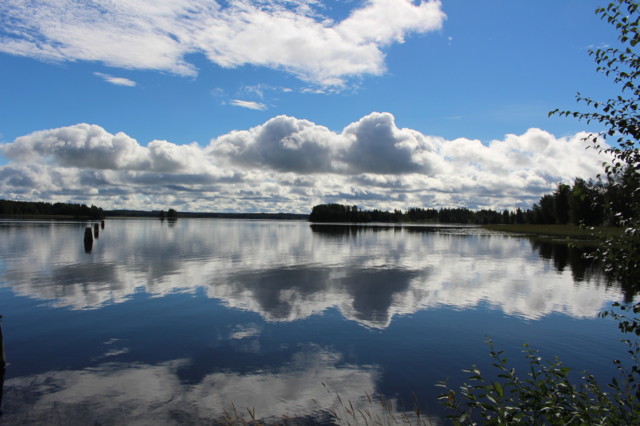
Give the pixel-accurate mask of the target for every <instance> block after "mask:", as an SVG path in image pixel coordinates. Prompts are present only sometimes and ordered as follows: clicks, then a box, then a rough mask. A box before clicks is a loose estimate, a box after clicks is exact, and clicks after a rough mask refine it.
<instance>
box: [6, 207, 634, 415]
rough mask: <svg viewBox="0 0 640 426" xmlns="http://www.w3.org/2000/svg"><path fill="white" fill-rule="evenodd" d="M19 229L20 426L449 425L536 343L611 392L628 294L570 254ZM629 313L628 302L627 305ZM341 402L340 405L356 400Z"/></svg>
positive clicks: (13, 337) (374, 231) (419, 236)
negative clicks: (346, 409) (480, 385)
mask: <svg viewBox="0 0 640 426" xmlns="http://www.w3.org/2000/svg"><path fill="white" fill-rule="evenodd" d="M87 225H91V223H88V222H73V221H69V222H64V221H12V220H3V221H0V240H1V241H2V244H1V245H0V314H1V315H3V316H4V318H3V324H2V325H3V331H4V343H5V351H6V354H7V361H8V365H7V368H6V373H5V377H4V393H3V395H2V409H3V415H2V417H0V423H3V424H4V423H6V424H65V425H72V424H83V425H85V424H94V423H95V424H98V423H99V424H102V425H110V424H162V425H164V424H166V425H181V424H185V425H186V424H188V425H191V424H211V422H212V420H215V419H219V418H221V416H224V414H225V410H226V411H227V412H231V411H233V409H234V408H235V409H236V410H237V412H238V413H239V415H242V416H244V417H245V418H246V419H249V417H250V416H249V414H248V411H247V409H249V410H254V412H255V416H256V417H257V418H260V419H265V420H266V421H277V420H282V418H283V416H284V415H286V416H289V417H290V418H292V417H296V418H297V419H298V420H299V421H300V422H307V423H314V422H323V421H324V422H329V421H330V418H329V416H328V413H329V412H330V410H332V409H333V410H336V411H338V412H339V411H340V409H341V406H342V405H341V402H340V401H343V402H342V404H345V401H350V402H351V403H352V404H354V405H358V404H364V405H365V406H367V407H368V408H367V409H368V410H373V411H375V410H377V409H378V408H379V406H378V405H377V404H373V405H369V406H368V405H367V404H368V402H367V401H366V395H367V394H368V395H371V396H378V395H382V397H383V398H384V399H385V400H386V401H388V402H389V403H390V404H392V406H393V410H394V411H397V412H399V413H400V412H403V411H409V412H411V411H412V409H413V407H414V405H415V404H416V402H417V404H419V406H420V408H421V411H422V412H423V413H427V414H429V415H430V416H432V420H433V421H434V422H436V423H437V422H438V421H440V419H442V417H443V416H444V415H445V414H446V412H445V411H444V410H443V409H442V407H441V406H440V405H439V404H438V402H437V401H436V397H437V395H438V394H439V393H440V390H439V388H437V387H436V386H435V384H436V383H437V382H439V381H441V380H444V379H446V378H448V379H449V384H450V385H452V386H458V385H459V384H461V383H462V381H463V380H464V379H465V377H466V375H465V374H464V373H462V371H461V370H462V369H465V368H469V367H470V366H471V365H472V364H477V365H478V366H479V367H480V369H481V370H483V371H487V372H490V371H491V370H490V367H489V366H490V363H491V360H490V358H489V356H488V346H487V343H486V339H487V337H489V338H491V339H492V340H493V342H494V344H495V346H496V347H497V348H499V349H503V350H505V351H506V353H507V355H508V357H509V360H510V362H511V363H512V365H513V366H514V367H516V368H517V369H519V371H522V370H523V369H524V368H525V367H526V365H527V364H526V363H525V362H524V357H523V355H522V349H523V348H522V344H523V343H529V344H530V345H531V346H532V347H534V348H536V349H539V350H540V351H541V354H542V355H543V356H544V357H548V358H549V359H553V357H555V356H556V355H557V356H559V357H560V359H562V360H563V361H564V362H565V363H566V364H567V365H569V366H571V367H573V368H574V369H575V371H576V374H578V373H579V372H580V371H582V370H585V369H586V370H589V371H590V372H592V373H594V374H595V375H596V376H597V377H598V378H599V379H600V380H601V381H602V382H603V383H608V380H609V379H610V378H611V377H612V376H613V375H615V368H614V366H613V364H612V360H613V359H614V358H619V357H624V353H625V346H624V345H623V344H621V343H619V340H620V339H621V338H622V335H620V333H619V331H618V330H617V328H616V324H615V322H613V321H612V320H611V319H601V318H599V317H598V315H597V314H598V312H600V311H603V310H605V309H607V308H608V307H609V306H610V305H611V304H612V303H613V302H615V301H621V300H623V299H624V297H625V295H624V293H623V291H622V289H621V288H620V287H619V286H618V285H616V284H615V283H611V282H609V281H608V280H607V279H606V277H605V276H604V275H603V274H602V273H601V272H600V270H599V269H598V268H597V266H595V265H590V264H588V263H586V262H585V261H584V260H583V259H582V257H581V254H580V253H578V252H577V251H576V250H575V249H572V248H569V247H567V246H566V245H564V244H549V243H545V244H543V243H541V242H536V241H535V240H531V239H528V238H524V237H518V236H513V235H507V234H501V233H497V232H490V231H486V230H483V229H481V228H475V227H447V226H440V227H438V226H436V227H426V226H407V227H401V226H366V227H358V226H348V225H347V226H338V225H310V224H309V223H308V222H302V221H267V220H265V221H257V220H255V221H254V220H226V219H179V220H178V221H177V222H174V223H170V222H167V221H163V222H161V221H160V220H157V219H107V220H106V221H105V226H104V228H101V229H99V236H98V238H97V239H95V241H94V243H93V245H92V247H90V248H89V247H85V245H84V243H83V236H84V231H85V227H86V226H87ZM627 297H629V296H627ZM338 396H339V397H338Z"/></svg>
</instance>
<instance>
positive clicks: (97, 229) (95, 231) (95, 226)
mask: <svg viewBox="0 0 640 426" xmlns="http://www.w3.org/2000/svg"><path fill="white" fill-rule="evenodd" d="M93 235H94V237H96V239H97V238H98V237H99V236H100V227H99V226H98V224H97V223H94V224H93Z"/></svg>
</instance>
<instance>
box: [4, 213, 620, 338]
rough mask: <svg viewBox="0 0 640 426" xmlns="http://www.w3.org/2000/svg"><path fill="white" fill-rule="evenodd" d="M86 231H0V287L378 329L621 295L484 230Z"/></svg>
mask: <svg viewBox="0 0 640 426" xmlns="http://www.w3.org/2000/svg"><path fill="white" fill-rule="evenodd" d="M5 225H6V224H5ZM83 229H84V228H82V227H77V229H76V228H74V227H72V226H66V227H65V226H60V225H49V226H42V227H26V226H22V227H11V226H3V227H0V233H1V237H2V239H3V241H4V242H5V244H4V245H3V248H1V249H0V250H1V251H2V253H1V254H2V258H3V259H5V265H4V268H3V269H2V270H1V271H0V281H2V283H0V285H2V286H5V287H10V288H12V290H13V291H14V292H16V293H18V294H21V295H25V296H29V297H33V298H38V299H43V300H49V301H51V303H52V304H54V305H55V306H61V307H69V308H72V309H96V308H100V307H102V306H105V305H108V304H113V303H121V302H124V301H126V300H128V299H129V298H130V297H132V295H133V294H134V293H135V292H136V291H139V290H144V291H145V292H146V293H148V294H150V295H152V296H156V297H162V296H166V295H169V294H173V293H178V292H183V293H184V292H186V293H195V292H196V291H204V293H205V294H206V295H207V296H208V297H211V298H216V299H219V300H221V301H222V302H223V303H224V304H225V305H226V306H228V307H230V308H235V309H242V310H247V311H251V312H256V313H259V314H260V315H261V316H262V317H263V318H264V319H265V320H267V321H272V322H278V321H295V320H299V319H302V318H307V317H309V316H311V315H315V314H320V313H322V312H324V311H325V310H327V309H329V308H337V309H338V310H339V311H340V312H341V313H342V314H343V315H344V317H345V318H347V319H349V320H352V321H356V322H358V323H360V324H362V325H364V326H367V327H372V328H385V327H387V326H388V325H389V324H390V323H391V321H392V319H393V318H394V317H395V316H398V315H409V314H412V313H415V312H417V311H419V310H422V309H429V308H436V307H440V306H450V307H454V308H457V309H468V308H474V307H477V306H479V305H480V304H483V303H488V304H489V305H490V306H492V307H493V308H495V309H500V310H502V311H504V312H505V313H506V314H508V315H515V316H519V317H523V318H527V319H537V318H541V317H544V316H546V315H549V314H552V313H562V314H565V315H569V316H571V317H575V318H586V317H594V316H595V315H596V313H597V312H599V311H600V310H602V308H603V307H604V306H605V304H606V303H608V302H609V301H612V300H620V298H621V290H620V289H619V288H618V287H612V286H610V285H608V283H607V282H606V279H605V278H604V277H603V276H601V275H599V274H598V273H595V271H591V270H589V269H585V268H586V267H585V266H579V264H578V263H576V261H575V259H572V258H571V256H574V257H575V255H573V254H571V253H569V252H567V251H566V249H559V248H558V249H551V252H550V251H549V249H547V248H546V246H539V245H536V244H533V245H532V243H531V242H530V241H529V240H527V239H522V238H512V237H506V236H503V235H495V234H488V233H487V232H485V231H481V230H479V229H466V230H462V231H461V230H459V229H458V230H455V229H447V228H441V229H440V230H439V232H426V231H425V229H418V228H359V229H352V228H342V230H341V231H336V229H334V227H329V228H326V229H321V230H318V229H317V228H314V230H312V229H311V228H310V227H309V225H308V224H307V223H304V222H288V223H287V222H255V221H225V220H181V221H179V222H178V223H176V224H175V226H174V227H172V228H170V227H167V226H166V225H165V224H162V223H161V222H160V221H155V220H154V221H151V220H147V221H116V220H114V221H110V223H109V224H108V227H107V229H106V230H105V231H104V232H103V234H101V237H100V240H99V242H98V243H97V246H96V247H95V248H94V250H93V253H92V254H90V255H88V254H86V253H85V252H84V251H83V250H82V246H81V244H82V240H81V232H82V230H83ZM76 231H77V232H76ZM76 234H77V235H76ZM461 234H462V235H461ZM60 247H67V249H65V250H60ZM554 253H555V254H554ZM574 264H575V267H574V266H573V265H574ZM568 266H571V267H568ZM254 332H256V331H255V330H237V331H236V333H237V336H242V335H243V333H245V334H247V333H248V334H251V333H254ZM239 338H240V337H239Z"/></svg>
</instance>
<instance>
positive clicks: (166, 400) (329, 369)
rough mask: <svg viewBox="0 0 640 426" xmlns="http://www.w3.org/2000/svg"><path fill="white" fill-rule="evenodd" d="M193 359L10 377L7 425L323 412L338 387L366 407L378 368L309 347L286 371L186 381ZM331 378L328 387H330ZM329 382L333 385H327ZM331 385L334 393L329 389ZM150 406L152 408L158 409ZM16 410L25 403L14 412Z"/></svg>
mask: <svg viewBox="0 0 640 426" xmlns="http://www.w3.org/2000/svg"><path fill="white" fill-rule="evenodd" d="M192 362H193V361H192V360H190V359H175V360H171V361H167V362H161V363H158V364H141V363H132V364H127V363H104V364H100V365H97V366H95V367H91V368H85V369H81V370H59V371H49V372H46V373H42V374H34V375H29V376H23V377H16V378H13V379H10V380H8V381H7V386H8V387H10V388H11V390H12V392H11V393H10V394H8V395H7V396H8V398H9V399H8V400H7V404H6V405H7V407H8V408H7V410H5V415H4V418H3V421H5V422H7V424H51V423H55V421H52V420H54V419H67V420H68V421H69V422H70V423H65V424H75V423H76V422H77V423H78V424H80V423H82V424H104V423H107V424H137V423H141V424H201V423H207V424H210V423H211V421H212V420H213V419H216V418H219V417H221V416H222V415H223V414H224V409H231V404H233V405H234V406H235V407H237V409H238V410H239V411H240V412H241V414H246V411H245V409H246V408H253V409H255V412H256V415H257V416H258V418H261V419H272V420H273V419H275V420H277V419H282V415H283V414H285V413H287V414H288V415H290V416H291V415H296V414H297V415H304V416H308V415H314V416H322V413H320V410H321V409H322V410H324V412H325V415H326V410H329V409H338V408H339V407H338V406H339V401H338V400H337V398H336V394H335V393H333V392H338V393H339V394H340V395H341V398H343V399H344V400H350V401H352V402H353V403H354V404H358V402H359V401H361V400H362V398H363V395H364V394H363V391H366V392H368V393H371V394H373V393H374V392H375V381H376V377H377V375H378V371H377V369H376V368H375V367H372V366H369V367H368V366H354V365H349V364H344V362H343V361H342V356H341V355H340V354H339V353H335V352H332V351H330V350H327V349H325V348H321V347H318V346H313V345H311V346H307V347H304V348H302V349H301V350H300V351H298V352H297V353H295V354H294V355H293V357H292V358H291V359H289V360H288V361H287V362H286V363H284V364H283V365H282V366H280V367H278V368H275V369H273V368H267V369H263V370H256V371H251V372H247V373H242V374H241V373H238V372H236V371H229V370H224V369H217V370H216V371H211V372H208V373H207V374H205V375H203V377H201V378H200V379H199V380H197V381H195V382H192V381H185V380H183V379H182V378H181V370H184V369H189V368H190V364H191V363H192ZM323 383H324V385H323ZM325 386H326V387H325ZM327 389H329V390H331V391H332V392H328V391H327ZM149 407H152V408H151V409H150V408H149ZM12 408H20V409H19V410H17V409H16V410H13V409H12Z"/></svg>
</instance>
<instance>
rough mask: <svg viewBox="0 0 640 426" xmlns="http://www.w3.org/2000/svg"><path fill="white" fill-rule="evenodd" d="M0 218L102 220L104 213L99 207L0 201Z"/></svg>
mask: <svg viewBox="0 0 640 426" xmlns="http://www.w3.org/2000/svg"><path fill="white" fill-rule="evenodd" d="M0 216H67V217H74V218H89V219H102V218H104V212H103V211H102V209H101V208H100V207H96V206H94V205H92V206H91V207H88V206H87V205H86V204H72V203H53V204H52V203H47V202H42V201H11V200H0Z"/></svg>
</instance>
